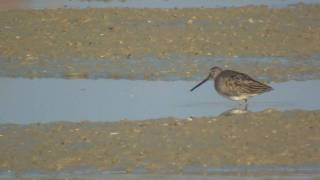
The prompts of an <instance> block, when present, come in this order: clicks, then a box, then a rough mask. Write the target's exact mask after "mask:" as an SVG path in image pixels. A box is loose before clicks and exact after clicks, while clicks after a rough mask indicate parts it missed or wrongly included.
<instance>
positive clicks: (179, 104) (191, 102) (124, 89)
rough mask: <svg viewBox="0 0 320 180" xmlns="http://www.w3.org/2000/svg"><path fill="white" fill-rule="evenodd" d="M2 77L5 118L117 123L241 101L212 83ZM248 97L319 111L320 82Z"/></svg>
mask: <svg viewBox="0 0 320 180" xmlns="http://www.w3.org/2000/svg"><path fill="white" fill-rule="evenodd" d="M196 83H197V82H192V81H143V80H134V81H133V80H110V79H99V80H84V79H81V80H66V79H23V78H17V79H14V78H0V122H1V123H6V122H12V123H31V122H52V121H83V120H90V121H118V120H123V119H128V120H143V119H153V118H161V117H178V118H187V117H190V116H195V117H199V116H218V115H220V114H222V113H224V112H226V111H229V110H231V109H234V108H238V107H239V103H238V102H235V101H230V100H228V99H225V98H223V97H221V96H220V95H218V94H217V93H216V92H215V90H214V88H213V84H212V82H208V83H206V84H204V85H202V86H201V87H199V88H198V89H197V90H195V91H193V92H190V91H189V90H190V88H192V87H193V86H194V85H195V84H196ZM271 86H272V87H273V88H274V89H275V90H274V91H271V92H269V93H265V94H263V95H260V96H257V97H254V98H252V99H250V100H249V107H248V108H249V109H248V110H249V111H253V112H256V111H262V110H265V109H267V108H276V109H279V110H290V109H303V110H316V109H320V101H319V99H320V95H319V94H318V92H320V81H319V80H313V81H289V82H285V83H272V84H271Z"/></svg>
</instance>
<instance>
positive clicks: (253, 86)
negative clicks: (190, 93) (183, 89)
mask: <svg viewBox="0 0 320 180" xmlns="http://www.w3.org/2000/svg"><path fill="white" fill-rule="evenodd" d="M215 89H216V90H217V92H218V93H219V94H221V95H223V96H227V97H240V96H254V95H258V94H261V93H264V92H267V91H271V90H272V87H270V86H268V85H266V84H263V83H261V82H259V81H256V80H254V79H253V78H251V77H250V76H248V75H246V74H244V73H240V72H237V71H232V70H224V71H222V72H221V73H220V74H219V75H218V76H217V77H216V79H215Z"/></svg>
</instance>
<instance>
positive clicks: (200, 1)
mask: <svg viewBox="0 0 320 180" xmlns="http://www.w3.org/2000/svg"><path fill="white" fill-rule="evenodd" d="M301 2H302V3H305V4H317V3H319V1H317V0H282V1H278V0H249V1H245V0H240V1H232V0H225V1H207V0H188V1H185V0H169V1H165V0H152V1H150V0H124V1H123V0H104V1H103V0H96V1H89V0H55V1H50V0H28V1H27V0H11V1H4V2H1V4H0V10H1V9H21V8H22V9H25V8H28V9H48V8H49V9H55V8H110V7H118V8H119V7H120V8H197V7H206V8H218V7H240V6H248V5H267V6H270V7H286V6H289V5H293V4H297V3H301Z"/></svg>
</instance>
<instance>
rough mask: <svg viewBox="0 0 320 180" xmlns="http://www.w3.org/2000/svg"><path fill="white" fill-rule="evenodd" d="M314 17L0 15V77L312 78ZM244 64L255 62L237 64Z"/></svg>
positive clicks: (303, 13) (251, 13)
mask: <svg viewBox="0 0 320 180" xmlns="http://www.w3.org/2000/svg"><path fill="white" fill-rule="evenodd" d="M319 12H320V6H319V5H296V6H293V7H287V8H268V7H267V6H247V7H237V8H216V9H206V8H189V9H117V8H110V9H57V10H8V11H0V25H1V27H0V32H1V33H0V57H1V60H0V63H1V68H0V74H1V76H9V77H31V78H33V77H65V78H69V77H71V78H125V79H152V80H155V79H160V80H168V74H169V76H170V77H174V78H173V79H199V77H200V76H202V75H203V74H204V72H206V69H207V67H208V66H212V65H215V64H218V65H221V66H225V67H226V68H233V69H237V70H244V69H247V70H248V68H247V67H253V68H249V69H250V70H248V71H249V72H247V73H249V74H251V75H253V76H255V77H267V78H268V80H272V81H286V80H292V79H296V80H305V79H319V77H320V74H319V71H320V70H319V68H320V66H319V65H317V64H315V62H318V60H319V56H317V54H319V52H320V23H319V22H320V21H319V19H320V13H319ZM219 57H222V58H220V60H221V59H222V60H221V62H220V61H219V62H218V63H217V62H216V59H219ZM238 57H240V59H238ZM246 57H249V58H250V57H251V59H252V58H254V59H257V60H256V61H255V62H250V63H247V64H246V63H245V64H241V63H239V62H242V61H243V60H242V59H246ZM256 57H257V58H256ZM261 57H270V58H269V59H268V60H267V61H266V62H261ZM279 57H281V58H285V61H287V62H288V64H289V65H288V64H286V63H285V64H283V63H282V60H279ZM241 58H242V59H241ZM228 59H232V61H228ZM258 63H259V64H260V63H262V65H261V64H260V65H259V64H258ZM142 67H143V68H142ZM112 69H115V70H112ZM57 71H59V72H60V74H59V75H56V74H54V72H57ZM97 72H98V73H97ZM95 73H96V74H95ZM169 79H170V78H169Z"/></svg>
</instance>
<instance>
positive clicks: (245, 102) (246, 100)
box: [242, 99, 248, 111]
mask: <svg viewBox="0 0 320 180" xmlns="http://www.w3.org/2000/svg"><path fill="white" fill-rule="evenodd" d="M243 105H244V108H242V109H243V110H246V111H247V110H248V99H244V104H243Z"/></svg>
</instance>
